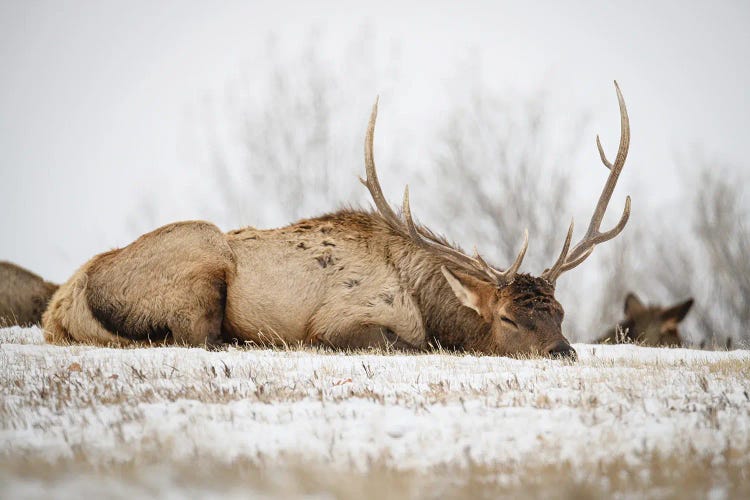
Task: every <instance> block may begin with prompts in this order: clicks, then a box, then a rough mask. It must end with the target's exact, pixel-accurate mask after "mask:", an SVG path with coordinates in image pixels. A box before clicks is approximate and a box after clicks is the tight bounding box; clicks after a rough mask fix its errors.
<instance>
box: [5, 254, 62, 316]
mask: <svg viewBox="0 0 750 500" xmlns="http://www.w3.org/2000/svg"><path fill="white" fill-rule="evenodd" d="M57 287H58V286H57V285H55V284H54V283H50V282H48V281H44V279H42V278H41V277H39V276H37V275H36V274H34V273H32V272H31V271H28V270H26V269H24V268H22V267H19V266H17V265H15V264H12V263H10V262H0V326H10V325H22V326H26V325H38V324H41V322H42V313H43V312H44V309H45V308H46V307H47V303H48V302H49V300H50V298H51V297H52V294H54V293H55V291H56V290H57Z"/></svg>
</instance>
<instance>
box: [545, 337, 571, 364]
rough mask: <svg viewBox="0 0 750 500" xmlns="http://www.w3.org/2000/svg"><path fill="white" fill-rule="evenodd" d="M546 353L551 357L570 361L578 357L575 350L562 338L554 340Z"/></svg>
mask: <svg viewBox="0 0 750 500" xmlns="http://www.w3.org/2000/svg"><path fill="white" fill-rule="evenodd" d="M547 355H548V356H549V357H551V358H560V359H569V360H571V361H576V360H577V359H578V354H577V353H576V350H575V349H573V348H572V347H571V346H570V344H568V343H567V342H566V341H564V340H561V341H559V342H556V343H555V344H553V345H552V346H551V347H550V348H548V349H547Z"/></svg>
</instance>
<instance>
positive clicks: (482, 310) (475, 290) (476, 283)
mask: <svg viewBox="0 0 750 500" xmlns="http://www.w3.org/2000/svg"><path fill="white" fill-rule="evenodd" d="M440 270H441V271H442V272H443V276H445V280H446V281H447V282H448V284H449V285H450V286H451V288H452V289H453V293H454V294H456V297H457V298H458V301H459V302H461V304H463V305H464V306H466V307H470V308H472V309H474V310H475V311H476V313H477V314H479V315H480V316H482V317H483V318H485V319H486V318H487V315H488V312H489V311H487V310H486V309H487V304H488V303H489V300H488V299H489V293H491V291H492V285H490V284H488V283H485V282H484V281H481V280H478V279H476V278H474V277H473V276H469V275H468V274H464V273H455V274H454V273H452V272H451V271H449V270H448V268H447V267H445V266H442V267H441V268H440ZM490 317H491V315H490Z"/></svg>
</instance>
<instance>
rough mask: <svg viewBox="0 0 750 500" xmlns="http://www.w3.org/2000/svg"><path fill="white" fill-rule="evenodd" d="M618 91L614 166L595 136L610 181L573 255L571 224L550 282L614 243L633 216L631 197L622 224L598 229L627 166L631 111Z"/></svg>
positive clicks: (547, 275)
mask: <svg viewBox="0 0 750 500" xmlns="http://www.w3.org/2000/svg"><path fill="white" fill-rule="evenodd" d="M615 90H616V91H617V102H618V103H619V105H620V146H619V148H618V149H617V157H616V158H615V162H614V164H613V163H611V162H610V161H609V160H607V156H606V155H605V154H604V149H603V148H602V143H601V141H600V140H599V136H598V135H597V136H596V147H597V149H598V150H599V156H600V157H601V160H602V163H604V166H605V167H607V168H608V169H609V177H607V182H606V183H605V184H604V189H602V194H601V195H599V202H598V203H597V204H596V209H594V214H593V215H592V216H591V222H589V227H588V229H587V230H586V234H585V235H584V236H583V238H582V239H581V241H579V242H578V243H577V244H576V245H575V246H574V247H573V249H572V250H570V253H568V248H569V247H570V238H571V236H572V234H573V223H572V222H571V223H570V228H569V229H568V236H567V237H566V238H565V244H564V245H563V249H562V252H561V253H560V257H558V259H557V261H556V262H555V264H554V265H553V266H552V267H551V268H550V269H547V270H546V271H544V273H542V277H543V278H545V279H547V280H548V281H549V282H550V283H552V284H554V283H555V281H556V280H557V278H559V277H560V275H561V274H562V273H564V272H565V271H569V270H571V269H573V268H574V267H576V266H577V265H578V264H580V263H581V262H583V261H584V260H586V258H587V257H588V256H589V255H591V252H593V251H594V247H595V246H596V245H598V244H599V243H604V242H605V241H608V240H611V239H612V238H614V237H615V236H617V235H618V234H620V232H621V231H622V230H623V229H624V228H625V224H627V222H628V218H629V217H630V196H627V197H626V198H625V210H623V212H622V216H621V217H620V221H619V222H618V223H617V225H616V226H615V227H613V228H612V229H610V230H609V231H605V232H603V233H602V232H601V231H600V230H599V229H600V227H601V224H602V219H603V218H604V212H606V210H607V205H608V204H609V200H610V199H611V198H612V192H613V191H614V189H615V185H616V184H617V179H618V178H619V177H620V172H622V168H623V167H624V166H625V159H626V158H627V156H628V148H629V146H630V121H629V120H628V110H627V108H626V107H625V100H624V99H623V98H622V93H621V92H620V86H619V85H617V82H615Z"/></svg>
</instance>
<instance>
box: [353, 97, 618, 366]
mask: <svg viewBox="0 0 750 500" xmlns="http://www.w3.org/2000/svg"><path fill="white" fill-rule="evenodd" d="M615 89H616V92H617V99H618V103H619V108H620V127H621V130H620V144H619V148H618V151H617V156H616V158H615V161H614V163H612V162H610V161H609V160H607V157H606V155H605V153H604V151H603V148H602V146H601V142H600V140H599V137H598V136H597V138H596V144H597V148H598V150H599V154H600V157H601V160H602V162H603V163H604V165H605V166H606V167H607V169H608V170H609V177H608V178H607V181H606V183H605V185H604V189H603V190H602V193H601V195H600V197H599V201H598V203H597V205H596V208H595V210H594V214H593V216H592V217H591V220H590V222H589V225H588V229H587V231H586V233H585V235H584V236H583V238H582V239H581V240H580V241H579V242H578V243H577V244H576V245H575V246H573V247H572V248H571V239H572V236H573V222H572V221H571V224H570V227H569V228H568V232H567V236H566V238H565V242H564V244H563V248H562V251H561V252H560V255H559V257H558V258H557V260H556V262H555V263H554V264H553V265H552V267H550V268H548V269H546V270H545V271H544V272H543V273H542V274H541V276H538V277H536V276H531V275H529V274H525V273H519V272H518V271H519V268H520V267H521V263H522V261H523V258H524V255H525V254H526V249H527V247H528V231H526V232H525V235H524V241H523V244H522V246H521V249H520V251H519V253H518V256H517V257H516V259H515V262H513V264H512V265H511V266H510V267H508V268H507V269H505V270H500V269H498V268H495V267H493V266H491V265H489V264H488V263H487V262H486V261H485V260H484V259H483V258H482V257H481V256H480V255H479V254H478V253H477V252H476V251H475V252H474V255H473V256H469V255H468V254H466V253H464V252H462V251H461V250H460V249H458V248H455V247H453V246H451V245H449V244H448V243H447V242H446V241H445V240H444V239H442V238H440V237H438V236H436V235H435V234H434V233H432V232H431V231H430V230H429V229H427V228H425V227H423V226H420V225H417V224H415V222H414V220H413V217H412V214H411V210H410V206H409V191H408V186H407V188H406V190H405V192H404V198H403V206H402V210H401V216H399V215H397V214H396V212H395V211H394V210H393V209H392V208H391V207H390V206H389V205H388V203H387V201H386V200H385V197H384V195H383V193H382V190H381V187H380V184H379V182H378V178H377V173H376V171H375V164H374V160H373V154H372V142H373V133H374V126H375V119H376V116H377V102H376V104H375V107H374V108H373V112H372V116H371V118H370V126H369V128H368V133H367V140H366V143H365V157H366V162H365V163H366V169H367V180H362V182H363V184H365V186H367V188H368V189H369V191H370V194H371V195H372V198H373V200H374V202H375V205H376V207H377V209H378V211H379V213H380V214H381V215H382V216H383V217H384V218H385V219H386V220H387V221H388V222H389V224H390V225H391V226H392V227H393V228H396V229H397V230H399V231H400V232H401V233H402V234H403V235H405V236H408V238H410V239H411V241H412V242H413V243H415V244H416V245H418V246H419V247H421V248H422V249H424V250H427V251H429V252H430V253H432V254H433V255H435V256H438V257H440V259H442V260H443V261H444V262H445V264H444V265H442V266H441V268H440V269H441V271H442V274H443V276H444V278H445V281H446V282H447V283H448V285H449V287H450V290H451V291H452V292H453V294H454V295H455V297H456V298H457V299H458V301H459V302H460V304H461V305H462V306H464V308H465V309H464V310H463V311H460V312H461V314H466V312H465V311H466V310H467V309H468V310H470V311H471V312H470V313H469V314H473V315H474V321H476V319H479V321H480V322H481V323H482V324H483V325H484V329H485V330H486V332H485V334H484V335H482V336H481V337H479V338H475V339H474V340H473V341H470V339H467V338H464V337H466V335H471V333H466V332H467V331H470V328H468V327H464V328H461V329H459V330H458V331H456V332H455V333H453V334H451V333H450V332H446V331H445V330H447V328H444V327H443V328H440V327H441V326H442V325H435V326H434V327H432V328H431V325H430V324H429V320H428V321H427V325H426V326H427V329H428V334H430V333H432V335H431V336H432V337H433V338H435V339H436V340H438V341H440V343H441V344H442V345H448V346H461V347H463V348H466V347H469V348H470V349H474V350H477V351H481V352H489V353H493V354H501V355H508V354H512V355H518V354H524V353H528V354H543V355H550V356H554V357H570V358H575V357H576V352H575V350H574V349H573V348H572V347H571V346H570V344H569V342H568V341H567V339H566V338H565V337H564V336H563V333H562V321H563V316H564V311H563V307H562V306H561V305H560V303H559V302H558V301H557V300H556V299H555V283H556V281H557V279H558V278H559V277H560V276H561V275H562V274H563V273H564V272H566V271H569V270H571V269H573V268H574V267H576V266H578V265H579V264H581V263H582V262H583V261H584V260H585V259H586V258H587V257H588V256H589V255H591V252H592V251H593V250H594V247H595V246H596V245H597V244H599V243H603V242H605V241H608V240H610V239H612V238H614V237H615V236H617V235H618V234H619V233H620V232H621V231H622V230H623V228H624V227H625V224H626V223H627V221H628V218H629V216H630V197H629V196H628V197H627V198H626V200H625V208H624V211H623V213H622V216H621V218H620V221H619V222H618V223H617V225H616V226H615V227H613V228H612V229H610V230H608V231H604V232H602V231H601V230H600V227H601V223H602V219H603V217H604V213H605V211H606V209H607V205H608V203H609V201H610V199H611V197H612V193H613V191H614V188H615V185H616V183H617V179H618V178H619V176H620V173H621V172H622V168H623V167H624V165H625V160H626V158H627V154H628V147H629V144H630V126H629V120H628V114H627V110H626V107H625V102H624V99H623V97H622V94H621V92H620V88H619V86H618V85H617V82H615ZM439 291H440V286H438V285H434V289H433V290H432V293H435V294H437V293H438V292H439ZM442 302H443V304H445V303H446V302H448V300H447V299H446V300H443V301H442ZM445 309H446V311H435V312H433V313H432V314H427V317H428V318H432V320H433V323H434V322H436V319H435V318H441V316H445V315H446V314H449V312H448V311H449V310H450V308H448V307H446V308H445ZM437 321H438V322H442V323H447V322H448V320H447V319H443V320H440V319H438V320H437ZM467 321H469V320H468V318H467ZM464 324H466V323H464ZM440 330H443V331H442V332H441V333H442V334H441V335H438V334H435V333H434V332H435V331H440ZM460 330H463V332H461V331H460ZM457 336H461V338H456V337H457Z"/></svg>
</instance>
